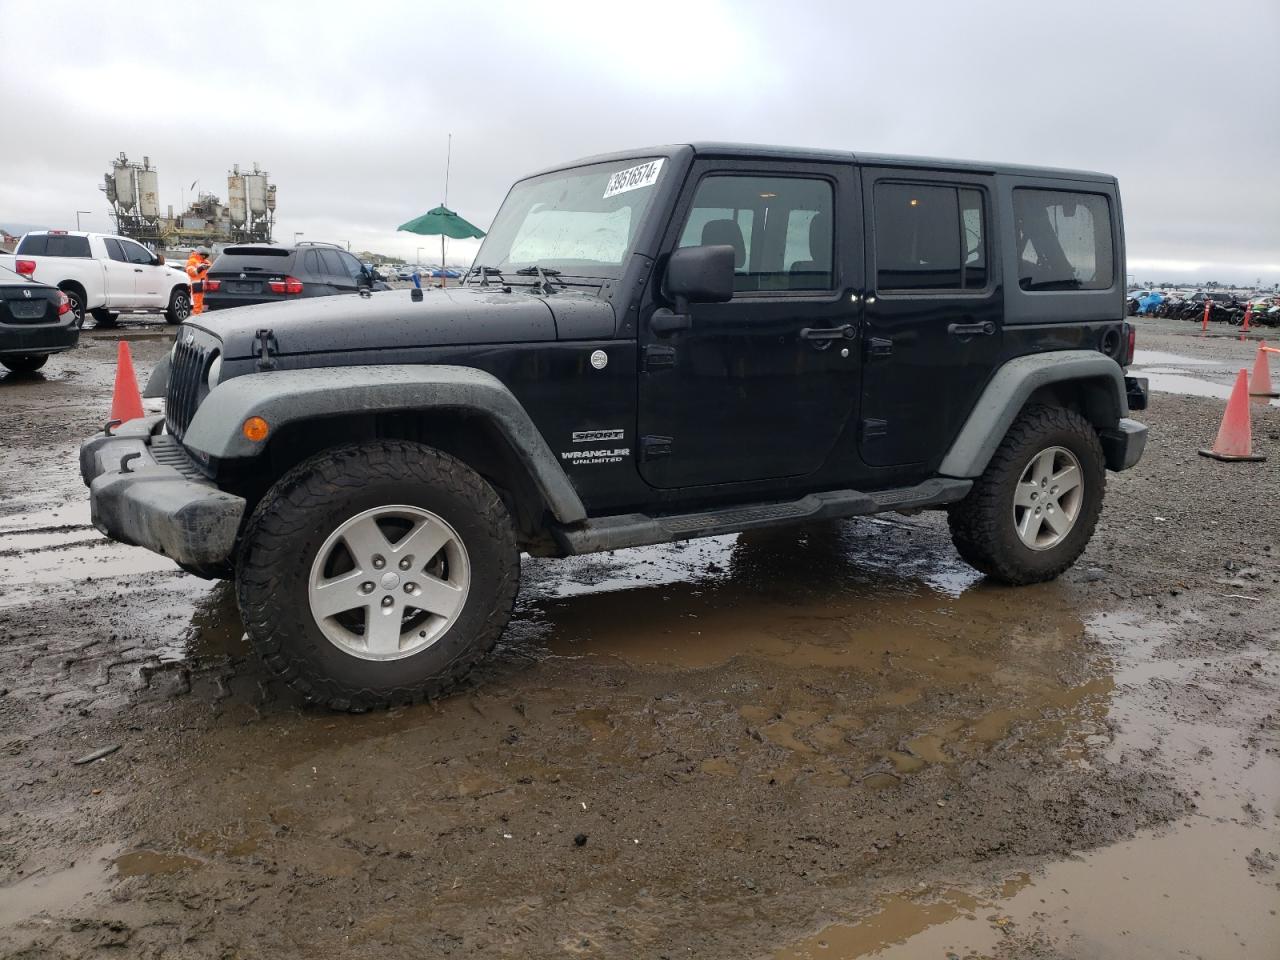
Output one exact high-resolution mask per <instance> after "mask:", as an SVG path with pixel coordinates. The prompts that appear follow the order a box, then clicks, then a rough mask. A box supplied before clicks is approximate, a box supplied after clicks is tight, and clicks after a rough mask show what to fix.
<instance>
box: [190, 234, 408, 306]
mask: <svg viewBox="0 0 1280 960" xmlns="http://www.w3.org/2000/svg"><path fill="white" fill-rule="evenodd" d="M204 289H205V297H204V304H205V308H206V309H209V310H220V309H226V308H227V307H244V306H249V305H250V304H255V303H273V302H275V301H278V300H296V299H298V298H299V297H330V296H333V295H335V294H341V293H359V292H360V291H362V290H368V291H373V290H390V289H391V288H390V287H389V286H387V285H386V284H385V283H383V282H382V281H380V280H379V279H378V278H377V277H376V276H374V274H373V272H372V271H370V270H369V268H368V267H366V266H365V265H364V264H362V263H361V262H360V261H359V260H357V259H356V258H355V257H353V256H352V255H351V254H349V253H347V251H345V250H343V249H341V248H340V247H338V246H337V245H335V244H328V243H307V242H304V243H298V244H295V245H293V246H284V245H276V244H261V243H259V244H241V245H239V246H232V247H227V248H225V249H224V250H223V251H222V253H220V254H219V255H218V258H217V259H216V260H214V261H213V265H212V266H211V267H210V268H209V273H208V276H207V277H206V279H205V286H204Z"/></svg>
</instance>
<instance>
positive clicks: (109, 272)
mask: <svg viewBox="0 0 1280 960" xmlns="http://www.w3.org/2000/svg"><path fill="white" fill-rule="evenodd" d="M102 244H103V246H105V247H106V249H107V259H106V260H104V261H102V269H103V274H104V275H105V277H106V283H107V306H108V307H110V308H111V309H113V310H118V309H120V308H121V307H122V306H123V307H126V308H127V307H129V306H132V305H133V302H134V297H135V291H136V290H137V276H138V275H137V274H136V273H134V272H133V264H132V263H130V262H129V258H128V257H127V256H125V252H124V245H123V244H122V243H121V241H119V240H117V239H116V238H115V237H104V238H103V240H102Z"/></svg>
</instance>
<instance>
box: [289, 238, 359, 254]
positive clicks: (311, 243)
mask: <svg viewBox="0 0 1280 960" xmlns="http://www.w3.org/2000/svg"><path fill="white" fill-rule="evenodd" d="M294 246H295V247H336V248H337V249H339V250H342V251H344V252H345V251H346V249H347V248H346V247H344V246H343V245H342V244H340V243H331V242H330V241H328V240H299V241H298V242H297V243H295V244H294Z"/></svg>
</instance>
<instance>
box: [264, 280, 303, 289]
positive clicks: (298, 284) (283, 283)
mask: <svg viewBox="0 0 1280 960" xmlns="http://www.w3.org/2000/svg"><path fill="white" fill-rule="evenodd" d="M267 286H268V287H269V288H270V289H271V292H272V293H301V292H302V281H301V280H299V279H298V278H297V277H285V278H284V279H283V280H270V281H268V282H267Z"/></svg>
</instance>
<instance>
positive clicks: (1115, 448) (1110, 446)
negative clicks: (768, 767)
mask: <svg viewBox="0 0 1280 960" xmlns="http://www.w3.org/2000/svg"><path fill="white" fill-rule="evenodd" d="M1098 438H1099V439H1100V440H1101V441H1102V455H1103V456H1104V457H1105V458H1106V461H1107V469H1108V470H1128V469H1129V468H1130V467H1132V466H1133V465H1134V464H1136V463H1137V462H1138V461H1139V460H1141V459H1142V451H1143V450H1145V449H1147V425H1146V424H1145V423H1139V422H1138V421H1137V420H1130V419H1129V418H1128V417H1125V418H1124V419H1122V420H1121V421H1120V422H1119V423H1117V424H1116V426H1115V429H1114V430H1103V431H1102V432H1101V433H1099V434H1098Z"/></svg>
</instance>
